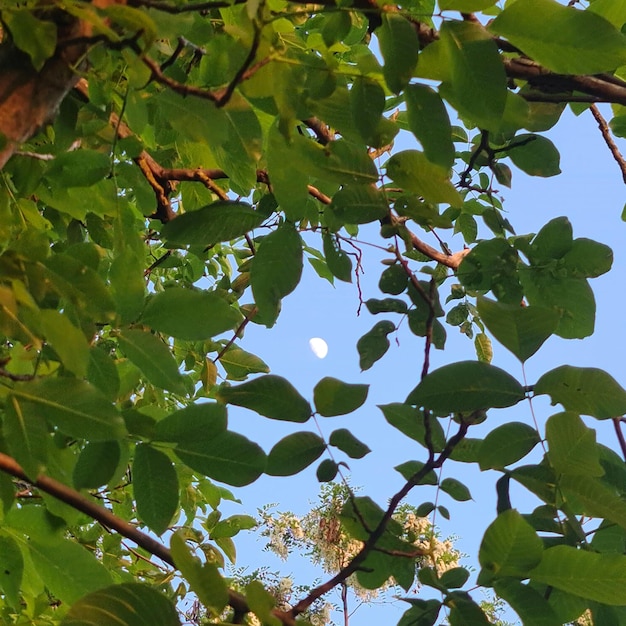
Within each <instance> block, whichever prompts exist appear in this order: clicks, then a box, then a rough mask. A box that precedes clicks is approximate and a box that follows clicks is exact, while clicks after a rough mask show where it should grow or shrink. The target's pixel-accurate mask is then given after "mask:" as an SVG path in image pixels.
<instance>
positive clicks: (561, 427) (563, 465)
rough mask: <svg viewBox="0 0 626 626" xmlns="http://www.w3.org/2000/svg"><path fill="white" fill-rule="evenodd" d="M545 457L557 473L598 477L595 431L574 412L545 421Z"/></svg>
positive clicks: (601, 473) (598, 461)
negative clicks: (546, 455) (546, 449)
mask: <svg viewBox="0 0 626 626" xmlns="http://www.w3.org/2000/svg"><path fill="white" fill-rule="evenodd" d="M546 440H547V442H548V447H549V452H548V458H549V459H550V464H551V465H552V467H553V468H554V470H555V471H556V472H557V473H558V474H571V475H580V474H583V475H588V476H602V475H603V474H604V470H603V469H602V466H601V465H600V450H599V448H598V446H597V444H596V431H595V430H593V429H591V428H587V426H585V423H584V422H583V421H582V420H581V419H580V417H579V416H578V414H577V413H571V412H565V413H557V414H556V415H553V416H552V417H550V418H549V419H548V421H547V423H546Z"/></svg>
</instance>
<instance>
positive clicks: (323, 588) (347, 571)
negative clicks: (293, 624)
mask: <svg viewBox="0 0 626 626" xmlns="http://www.w3.org/2000/svg"><path fill="white" fill-rule="evenodd" d="M468 429H469V424H467V423H465V422H462V423H461V425H460V426H459V430H458V431H457V433H456V434H455V435H453V436H452V437H450V439H449V440H448V442H447V443H446V446H445V448H444V449H443V451H442V452H441V454H439V456H438V457H437V458H436V459H434V460H432V461H431V460H429V461H427V462H426V463H425V464H424V465H423V467H422V468H421V469H420V470H419V471H418V472H416V473H415V474H414V475H413V476H412V477H411V478H410V479H409V480H408V481H407V482H406V483H405V485H404V486H403V487H402V489H400V491H398V492H397V493H396V494H395V495H394V496H393V497H392V498H391V500H390V501H389V506H388V507H387V510H386V511H385V513H384V515H383V517H382V518H381V520H380V522H379V523H378V525H377V526H376V528H375V529H374V530H373V531H372V533H371V534H370V536H369V538H368V539H367V541H365V542H364V543H363V547H362V548H361V550H360V551H359V552H358V553H357V554H356V556H355V557H354V558H353V559H352V561H350V563H349V564H348V565H346V567H344V568H343V569H342V570H341V571H340V572H338V573H337V574H335V576H333V577H332V578H331V579H329V580H327V581H326V582H324V583H322V584H321V585H318V586H317V587H315V588H314V589H313V590H311V592H310V593H309V594H308V595H307V596H306V598H303V599H302V600H300V602H298V603H297V604H296V605H294V606H293V607H292V609H291V610H290V611H289V614H290V615H291V617H292V618H294V619H295V617H296V616H298V615H300V614H301V613H303V612H304V611H306V610H307V609H308V608H309V607H310V606H311V604H313V602H315V601H316V600H317V599H318V598H321V597H322V596H323V595H324V594H326V593H328V592H329V591H330V590H331V589H333V588H334V587H336V586H337V585H340V584H341V583H342V582H343V581H345V580H346V579H347V578H348V577H349V576H351V575H352V574H354V572H356V571H358V570H359V569H361V564H362V563H363V562H364V561H365V559H366V558H367V555H368V554H369V553H370V552H371V551H372V549H373V548H374V546H375V545H376V543H377V542H378V540H379V539H380V538H381V537H382V536H383V534H384V532H385V530H386V528H387V525H388V524H389V522H390V520H391V518H392V516H393V514H394V513H395V511H396V509H397V508H398V506H399V505H400V502H402V500H404V498H405V497H406V496H407V495H408V493H409V492H410V491H411V489H413V487H415V485H418V484H419V483H420V481H421V480H422V479H423V478H424V477H425V476H426V475H427V474H428V472H430V471H432V470H434V469H437V468H439V467H441V465H442V464H443V463H444V461H445V460H446V459H447V458H448V457H449V456H450V455H451V454H452V451H453V450H454V448H455V447H456V445H457V444H458V443H459V442H460V441H461V440H462V439H463V438H464V437H465V435H466V434H467V431H468Z"/></svg>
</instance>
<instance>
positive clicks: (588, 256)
mask: <svg viewBox="0 0 626 626" xmlns="http://www.w3.org/2000/svg"><path fill="white" fill-rule="evenodd" d="M563 263H564V267H565V268H566V269H567V272H568V274H570V275H572V276H575V277H584V278H595V277H596V276H601V275H602V274H605V273H606V272H608V271H609V270H610V269H611V265H612V264H613V251H612V250H611V248H609V247H608V246H605V245H604V244H601V243H598V242H597V241H592V240H591V239H585V238H583V237H581V238H578V239H574V241H573V242H572V247H571V248H570V249H569V251H568V252H567V253H566V254H565V255H564V256H563Z"/></svg>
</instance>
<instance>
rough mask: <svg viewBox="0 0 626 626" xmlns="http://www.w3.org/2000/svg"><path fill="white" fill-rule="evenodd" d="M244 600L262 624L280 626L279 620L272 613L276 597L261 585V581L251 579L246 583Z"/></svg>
mask: <svg viewBox="0 0 626 626" xmlns="http://www.w3.org/2000/svg"><path fill="white" fill-rule="evenodd" d="M246 600H247V602H248V606H249V607H250V610H251V611H253V612H254V613H255V614H256V616H257V617H258V619H259V621H260V622H261V623H262V624H265V625H267V626H280V620H279V619H278V618H277V617H275V616H274V615H272V609H273V608H274V606H275V604H276V598H274V596H273V595H272V594H271V593H270V592H269V591H268V590H267V589H265V587H264V586H263V584H262V583H261V581H259V580H253V581H252V582H250V583H248V585H246Z"/></svg>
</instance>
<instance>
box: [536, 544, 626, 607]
mask: <svg viewBox="0 0 626 626" xmlns="http://www.w3.org/2000/svg"><path fill="white" fill-rule="evenodd" d="M529 575H530V578H531V580H533V581H536V582H539V583H544V584H546V585H551V586H552V587H556V588H557V589H561V590H562V591H567V592H569V593H572V594H574V595H577V596H580V597H582V598H587V599H589V600H595V601H596V602H602V603H603V604H608V605H617V606H621V605H623V604H624V585H625V584H626V556H623V555H621V554H620V555H617V554H596V553H594V552H589V551H587V550H578V549H576V548H573V547H571V546H555V547H553V548H549V549H548V550H546V551H545V552H544V554H543V558H542V559H541V563H539V565H538V566H537V567H536V568H535V569H534V570H532V571H531V572H530V573H529Z"/></svg>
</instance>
